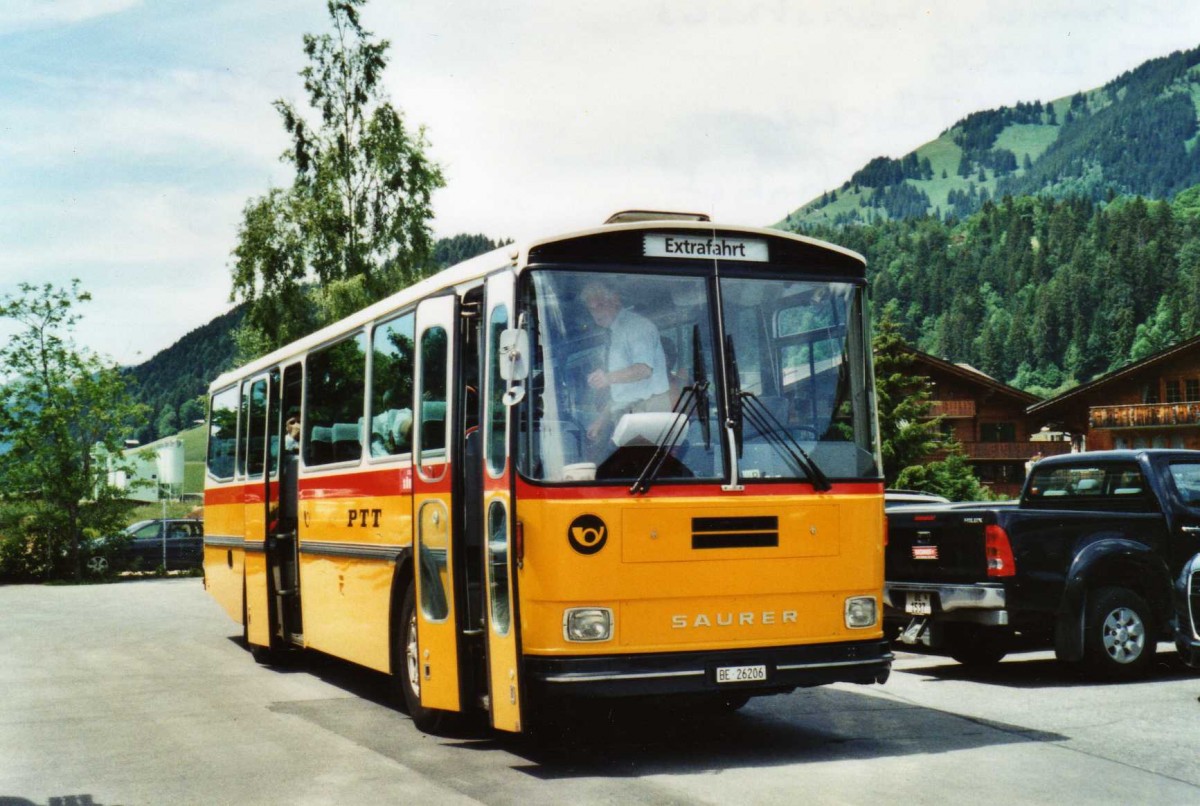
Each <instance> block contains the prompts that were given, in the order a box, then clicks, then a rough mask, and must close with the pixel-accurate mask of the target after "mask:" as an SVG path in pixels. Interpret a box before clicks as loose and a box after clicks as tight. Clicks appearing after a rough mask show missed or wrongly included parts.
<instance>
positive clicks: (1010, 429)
mask: <svg viewBox="0 0 1200 806" xmlns="http://www.w3.org/2000/svg"><path fill="white" fill-rule="evenodd" d="M979 441H980V442H1016V441H1017V424H1016V423H980V424H979Z"/></svg>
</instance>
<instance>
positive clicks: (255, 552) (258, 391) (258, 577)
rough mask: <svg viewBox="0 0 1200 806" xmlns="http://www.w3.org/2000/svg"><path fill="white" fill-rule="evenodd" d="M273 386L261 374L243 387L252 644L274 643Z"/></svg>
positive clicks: (248, 614) (248, 628)
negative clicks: (269, 551)
mask: <svg viewBox="0 0 1200 806" xmlns="http://www.w3.org/2000/svg"><path fill="white" fill-rule="evenodd" d="M269 399H270V384H269V378H268V376H267V375H259V376H257V377H254V378H251V379H249V380H247V381H245V382H243V384H242V415H243V423H244V424H245V427H246V436H247V439H246V443H245V446H246V456H245V460H244V461H245V470H246V486H245V489H244V492H243V496H242V500H243V502H244V509H243V518H244V519H245V520H244V523H245V540H246V543H245V545H246V563H245V573H246V576H245V584H246V637H247V639H248V640H249V641H250V643H251V644H252V645H258V646H269V645H270V644H271V632H272V624H271V621H272V619H271V612H270V611H271V609H272V608H271V602H270V593H269V591H268V582H267V579H268V570H267V562H266V540H267V507H268V502H269V495H268V489H269V488H270V480H269V479H268V478H267V474H266V472H265V471H266V468H267V443H268V441H269V440H268V436H269V435H270V426H269V417H268V414H269Z"/></svg>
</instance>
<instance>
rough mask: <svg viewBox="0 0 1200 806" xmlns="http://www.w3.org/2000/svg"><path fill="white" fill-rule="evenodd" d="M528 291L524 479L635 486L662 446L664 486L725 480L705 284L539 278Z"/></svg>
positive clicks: (689, 279) (605, 276)
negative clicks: (529, 361) (529, 363)
mask: <svg viewBox="0 0 1200 806" xmlns="http://www.w3.org/2000/svg"><path fill="white" fill-rule="evenodd" d="M526 288H527V296H532V299H529V300H527V304H526V307H525V310H527V311H530V312H532V313H533V314H534V319H535V323H534V327H533V328H532V329H531V339H532V342H533V347H532V352H533V356H532V359H533V372H532V375H531V378H530V393H529V395H528V396H527V398H526V400H525V401H524V402H523V403H522V409H521V415H520V424H521V425H520V428H519V430H518V434H519V443H520V444H519V448H518V467H519V468H520V470H521V472H522V473H523V474H524V475H526V476H527V477H529V478H533V479H537V480H541V481H565V482H580V481H592V480H610V481H616V480H621V481H627V480H633V479H636V478H637V477H638V476H639V475H640V474H641V473H642V471H643V470H644V469H645V468H646V466H647V464H648V463H649V462H650V461H651V459H652V457H653V455H654V453H655V452H656V450H659V446H660V445H661V446H664V447H663V450H664V452H666V453H667V455H666V456H665V457H664V461H662V466H661V468H660V469H659V471H658V474H657V475H658V478H659V479H660V480H661V479H673V480H679V479H701V480H709V481H712V480H714V479H720V478H722V477H724V475H725V468H724V463H723V458H722V457H723V454H722V450H721V446H720V434H719V431H718V429H717V411H716V406H715V404H714V402H713V400H714V399H713V396H712V394H711V389H712V379H713V375H714V366H715V365H714V361H713V345H714V339H713V334H712V309H711V307H710V305H709V299H708V296H709V292H708V286H707V281H706V279H705V278H704V277H700V276H682V277H681V276H678V275H676V276H669V277H667V276H656V275H647V274H645V273H638V274H634V273H624V272H604V273H602V274H601V273H593V272H574V271H561V270H560V271H535V272H533V278H532V282H531V283H529V284H528V285H527V286H526ZM685 387H688V388H690V389H692V390H693V392H695V391H696V390H697V388H698V387H703V389H702V390H700V393H699V394H695V393H692V394H689V395H685V394H684V392H685ZM681 398H687V399H690V400H692V401H694V404H693V405H687V406H680V405H678V404H679V403H680V400H681ZM684 402H685V403H686V402H687V400H685V401H684ZM669 442H674V446H673V447H671V448H670V450H669V451H666V449H665V446H666V445H667V443H669Z"/></svg>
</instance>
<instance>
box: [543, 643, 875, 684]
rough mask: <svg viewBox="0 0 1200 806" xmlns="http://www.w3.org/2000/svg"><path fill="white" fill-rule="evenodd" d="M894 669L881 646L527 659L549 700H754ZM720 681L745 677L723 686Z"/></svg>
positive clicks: (861, 679) (862, 679)
mask: <svg viewBox="0 0 1200 806" xmlns="http://www.w3.org/2000/svg"><path fill="white" fill-rule="evenodd" d="M891 668H892V653H891V652H890V651H889V650H888V645H887V642H886V641H882V640H878V641H854V642H848V643H839V644H822V645H817V646H789V647H767V648H761V649H739V650H723V651H709V652H669V653H655V654H645V655H599V656H577V657H545V656H532V655H527V656H525V673H526V681H527V683H528V687H529V688H531V689H532V690H533V693H535V694H536V695H538V696H543V697H547V698H576V697H581V698H592V697H646V696H666V695H672V694H717V693H727V694H730V695H742V696H747V695H748V696H756V695H760V694H777V693H782V692H787V691H791V690H792V689H795V688H801V687H807V686H820V685H825V684H827V683H883V682H885V681H886V680H887V679H888V675H889V674H890V673H891ZM720 670H725V671H724V672H721V671H720ZM730 670H736V673H731V671H730ZM759 674H761V675H762V678H761V679H757V678H758V676H759ZM718 676H720V677H725V678H735V677H741V678H743V679H742V681H740V682H739V681H737V680H731V681H730V682H718Z"/></svg>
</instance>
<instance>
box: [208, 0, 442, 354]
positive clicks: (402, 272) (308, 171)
mask: <svg viewBox="0 0 1200 806" xmlns="http://www.w3.org/2000/svg"><path fill="white" fill-rule="evenodd" d="M364 3H365V0H329V2H328V3H327V7H328V10H329V17H330V21H331V23H332V32H331V33H326V34H321V35H319V36H318V35H313V34H306V35H305V37H304V53H305V55H306V56H307V57H308V65H307V66H306V67H305V68H304V69H303V70H302V71H301V72H300V75H301V76H302V77H303V78H304V89H305V92H306V93H307V96H308V106H309V111H310V112H313V113H315V115H316V120H315V122H310V121H309V120H308V119H307V118H306V117H305V114H304V113H303V112H302V111H301V110H300V109H298V108H297V107H295V106H294V105H293V104H291V103H290V102H288V101H284V100H278V101H276V102H275V108H276V110H277V111H278V112H279V114H280V117H281V118H282V120H283V125H284V128H285V129H286V130H287V133H288V135H289V136H290V138H291V140H292V145H291V148H290V149H289V150H288V151H287V152H286V153H285V154H284V155H283V159H284V161H285V162H288V163H290V164H291V165H292V167H293V168H294V169H295V177H294V179H293V182H292V185H291V187H290V188H288V189H286V190H284V189H279V188H273V189H271V190H270V191H268V192H267V194H266V195H264V196H262V197H259V198H256V199H252V200H251V201H250V202H248V203H247V205H246V207H245V210H244V211H243V218H242V225H241V228H240V230H239V233H238V244H237V247H236V248H235V249H234V252H233V256H234V265H233V290H232V292H231V295H230V296H231V299H234V300H241V301H244V302H246V303H248V311H247V315H246V320H245V327H244V328H243V332H242V333H241V334H240V338H239V347H240V349H241V352H242V353H243V358H245V357H249V356H248V355H246V354H247V353H258V352H262V351H264V350H268V349H271V348H273V347H276V346H279V345H281V344H283V343H286V342H288V341H290V340H292V339H295V338H297V337H299V336H301V335H304V334H306V333H309V332H311V331H313V330H315V329H317V328H319V327H320V326H322V325H324V324H326V323H328V322H330V321H334V320H336V319H338V318H341V317H343V316H345V315H346V314H348V313H350V312H352V311H354V310H357V309H359V308H361V307H363V306H364V305H367V304H369V303H371V302H373V301H375V300H378V299H380V298H382V297H384V296H386V295H388V294H390V293H393V292H395V291H397V290H398V289H400V288H403V287H404V286H406V285H408V284H410V283H412V282H414V281H415V280H417V279H419V278H420V277H421V276H422V275H423V274H424V273H426V272H427V271H428V270H429V256H430V252H431V250H432V242H433V239H432V234H431V232H430V229H429V220H430V219H431V218H432V215H433V212H432V205H431V197H432V194H433V191H434V190H436V189H438V188H440V187H443V186H444V184H445V182H444V180H443V177H442V172H441V169H440V167H438V166H437V165H436V164H435V163H433V162H431V161H430V160H429V159H428V157H427V156H426V154H425V151H426V149H427V148H428V142H427V141H426V138H425V130H424V128H418V130H417V131H416V132H415V133H413V132H411V131H410V130H409V129H408V127H407V126H406V125H405V123H404V118H403V116H402V115H401V113H400V112H399V111H397V110H396V109H395V108H394V107H393V106H392V104H391V103H390V102H389V101H388V99H387V97H386V95H385V94H384V93H383V90H382V87H381V86H380V79H381V77H382V75H383V70H384V68H385V67H386V66H387V50H388V47H389V43H388V42H387V40H380V41H375V40H374V39H373V38H372V34H371V33H370V32H369V31H366V30H365V29H364V28H363V27H362V24H361V21H360V19H359V9H360V8H361V7H362V6H363V4H364Z"/></svg>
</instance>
